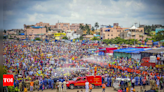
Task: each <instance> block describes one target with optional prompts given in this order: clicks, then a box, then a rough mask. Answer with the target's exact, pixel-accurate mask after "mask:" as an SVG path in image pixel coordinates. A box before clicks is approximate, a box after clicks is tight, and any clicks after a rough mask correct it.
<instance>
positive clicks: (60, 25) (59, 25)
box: [56, 23, 70, 31]
mask: <svg viewBox="0 0 164 92" xmlns="http://www.w3.org/2000/svg"><path fill="white" fill-rule="evenodd" d="M56 28H57V29H62V30H64V31H67V30H70V23H56Z"/></svg>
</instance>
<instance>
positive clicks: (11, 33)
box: [6, 31, 17, 35]
mask: <svg viewBox="0 0 164 92" xmlns="http://www.w3.org/2000/svg"><path fill="white" fill-rule="evenodd" d="M6 34H7V35H13V34H14V35H16V34H17V33H16V31H6Z"/></svg>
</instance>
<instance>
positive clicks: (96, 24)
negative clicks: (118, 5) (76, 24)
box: [95, 22, 99, 30]
mask: <svg viewBox="0 0 164 92" xmlns="http://www.w3.org/2000/svg"><path fill="white" fill-rule="evenodd" d="M95 27H96V30H97V28H99V24H98V22H96V23H95Z"/></svg>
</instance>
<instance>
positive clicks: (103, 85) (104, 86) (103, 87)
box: [102, 82, 106, 92]
mask: <svg viewBox="0 0 164 92" xmlns="http://www.w3.org/2000/svg"><path fill="white" fill-rule="evenodd" d="M105 88H106V84H105V82H104V83H103V84H102V89H103V90H102V92H105Z"/></svg>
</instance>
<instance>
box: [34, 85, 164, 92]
mask: <svg viewBox="0 0 164 92" xmlns="http://www.w3.org/2000/svg"><path fill="white" fill-rule="evenodd" d="M135 89H136V92H140V86H137V87H135ZM149 89H150V86H146V90H149ZM77 90H79V91H81V89H73V90H71V89H67V92H77ZM34 92H38V91H34ZM39 92H42V91H41V90H40V91H39ZM43 92H56V90H55V89H54V90H50V89H47V90H43ZM83 92H85V89H83ZM92 92H102V88H97V89H93V90H92ZM105 92H117V91H115V90H113V88H112V87H107V88H106V89H105ZM159 92H164V90H163V91H162V90H161V91H159Z"/></svg>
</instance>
